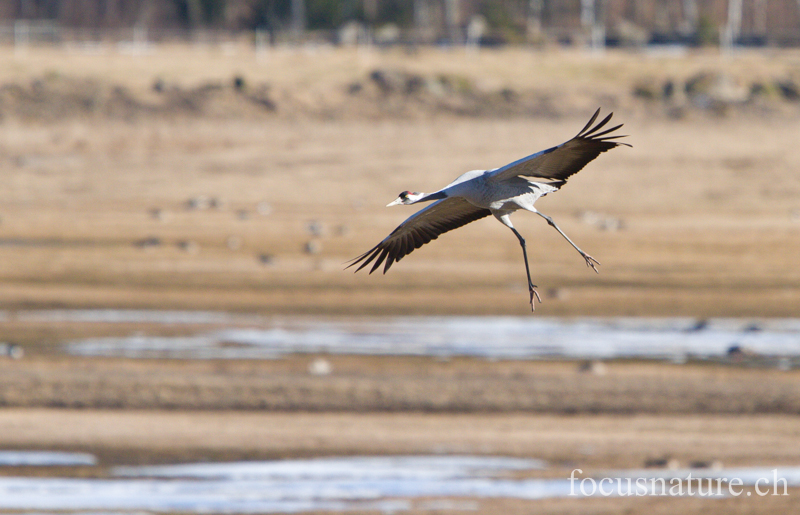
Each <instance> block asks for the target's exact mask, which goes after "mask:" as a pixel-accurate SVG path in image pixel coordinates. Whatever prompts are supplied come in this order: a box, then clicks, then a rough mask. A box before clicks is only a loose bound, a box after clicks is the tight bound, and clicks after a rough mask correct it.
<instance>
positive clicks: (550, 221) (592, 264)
mask: <svg viewBox="0 0 800 515" xmlns="http://www.w3.org/2000/svg"><path fill="white" fill-rule="evenodd" d="M533 212H534V213H536V214H537V215H539V216H541V217H542V218H544V219H545V220H547V223H548V224H550V225H551V226H553V228H554V229H555V230H556V231H558V233H559V234H560V235H561V236H563V237H564V239H565V240H567V241H568V242H569V244H570V245H572V246H573V248H575V250H577V251H578V252H579V253H580V254H581V256H583V259H585V260H586V266H588V267H591V268H592V270H594V271H595V272H597V273H598V274H599V273H600V271H599V270H598V269H597V267H596V266H595V265H599V264H600V262H599V261H598V260H596V259H595V258H593V257H592V256H590V255H589V254H587V253H586V252H584V251H582V250H581V249H580V248H579V247H578V246H577V245H575V244H574V243H573V242H572V240H571V239H569V236H567V235H566V234H564V231H562V230H561V229H560V228H559V227H558V226H557V225H556V223H555V222H554V221H553V219H552V218H550V217H549V216H547V215H546V214H544V213H540V212H539V211H536V210H534V211H533ZM514 232H516V231H514Z"/></svg>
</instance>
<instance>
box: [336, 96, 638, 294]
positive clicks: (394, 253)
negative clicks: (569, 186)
mask: <svg viewBox="0 0 800 515" xmlns="http://www.w3.org/2000/svg"><path fill="white" fill-rule="evenodd" d="M599 114H600V109H598V110H597V111H595V113H594V115H593V116H592V118H591V119H590V120H589V123H587V124H586V126H585V127H584V128H583V129H582V130H581V131H580V132H579V133H578V135H577V136H575V137H574V138H572V139H571V140H569V141H567V142H566V143H562V144H561V145H558V146H557V147H553V148H549V149H547V150H542V151H541V152H537V153H536V154H532V155H530V156H528V157H525V158H522V159H520V160H519V161H514V162H513V163H510V164H507V165H506V166H504V167H502V168H496V169H494V170H473V171H471V172H467V173H465V174H464V175H462V176H461V177H459V178H458V179H456V180H455V181H453V182H452V183H450V184H448V185H447V186H446V187H445V188H442V189H441V190H439V191H436V192H434V193H429V194H425V193H417V192H411V191H404V192H402V193H400V196H398V197H397V199H396V200H395V201H394V202H391V203H390V204H388V205H387V207H389V206H395V205H397V204H416V203H417V202H427V201H430V200H435V201H436V202H434V203H433V204H431V205H429V206H428V207H426V208H425V209H422V210H420V211H417V212H416V213H414V214H413V215H411V216H410V217H409V218H408V219H407V220H406V221H405V222H403V223H402V224H400V225H399V226H398V227H397V228H396V229H395V230H394V231H392V233H391V234H390V235H389V236H387V237H386V238H385V239H384V240H383V241H381V242H380V243H378V244H377V245H376V246H374V247H373V248H371V249H370V250H368V251H367V252H365V253H364V254H362V255H360V256H359V257H357V258H355V259H353V262H352V263H351V264H350V265H348V266H347V268H350V267H351V266H355V265H357V264H359V263H360V264H361V266H359V267H358V268H357V269H356V272H358V271H359V270H361V269H362V268H364V267H365V266H367V265H368V264H370V263H371V262H373V261H374V262H375V263H374V264H373V265H372V269H371V270H370V272H369V273H372V272H374V271H375V270H376V269H377V268H378V267H379V266H381V264H382V263H384V262H385V263H386V264H385V265H384V268H383V273H386V272H387V271H388V270H389V268H391V266H392V264H393V263H394V262H395V261H400V260H401V259H403V257H405V256H407V255H408V254H410V253H411V252H413V251H414V249H418V248H420V247H421V246H423V245H424V244H426V243H428V242H430V241H431V240H435V239H436V238H438V237H439V235H440V234H443V233H445V232H447V231H451V230H453V229H457V228H459V227H461V226H463V225H466V224H468V223H470V222H474V221H475V220H479V219H481V218H483V217H485V216H489V215H494V217H495V218H497V219H498V220H500V222H501V223H502V224H503V225H505V226H506V227H508V228H509V229H511V230H512V231H513V232H514V235H516V237H517V239H518V240H519V243H520V245H521V246H522V256H523V258H524V260H525V272H526V273H527V275H528V291H529V292H530V296H531V297H530V303H531V310H535V307H534V302H533V299H534V296H535V297H536V299H537V300H538V301H539V302H540V303H541V302H542V299H541V298H540V297H539V293H538V292H537V291H536V288H537V286H536V285H535V284H533V281H532V280H531V272H530V267H529V266H528V253H527V250H526V245H525V239H524V238H523V237H522V235H521V234H520V233H519V232H517V230H516V229H515V228H514V226H513V225H512V224H511V218H510V216H511V213H513V212H514V211H516V210H518V209H524V210H526V211H530V212H532V213H536V214H537V215H539V216H541V217H542V218H544V219H545V220H547V223H548V224H550V225H551V226H553V228H555V230H557V231H558V232H559V234H561V236H563V237H564V238H565V239H566V240H567V241H568V242H569V244H570V245H572V246H573V247H574V248H575V250H577V251H578V252H579V253H580V255H581V256H583V259H584V260H586V266H589V267H591V268H592V269H593V270H594V271H595V272H598V270H597V266H596V265H599V264H600V262H599V261H597V260H596V259H595V258H593V257H592V256H590V255H588V254H587V253H585V252H584V251H582V250H581V249H580V248H578V246H577V245H575V243H573V242H572V240H570V239H569V237H568V236H567V235H566V234H564V231H562V230H561V229H559V227H558V226H557V225H556V223H555V222H554V221H553V219H552V218H550V217H549V216H547V215H545V214H544V213H541V212H539V211H537V210H536V208H535V207H533V204H534V203H535V202H536V200H537V199H538V198H539V197H543V196H545V195H547V194H548V193H552V192H554V191H557V190H558V189H559V188H561V186H563V185H564V184H565V183H566V182H567V179H568V178H569V177H570V176H572V175H574V174H576V173H578V172H579V171H580V170H581V169H582V168H583V167H584V166H586V165H587V164H588V163H589V162H590V161H592V160H593V159H595V158H596V157H597V156H599V155H600V154H601V153H603V152H605V151H607V150H611V149H612V148H614V147H617V146H619V145H626V146H630V145H628V144H627V143H619V142H616V141H611V140H614V139H616V138H622V137H625V136H623V135H616V136H609V134H611V133H612V132H614V131H615V130H617V129H619V128H620V127H622V124H620V125H617V126H616V127H612V128H610V129H606V130H604V131H602V132H598V131H599V130H600V129H601V128H603V127H605V125H606V124H607V123H608V121H609V120H611V116H612V115H613V113H611V114H609V115H608V116H606V117H605V118H604V119H603V120H602V121H601V122H599V123H598V124H597V125H595V126H594V127H592V124H593V123H594V121H595V120H596V119H597V116H598V115H599ZM590 127H591V128H590ZM534 179H545V182H541V181H538V180H534Z"/></svg>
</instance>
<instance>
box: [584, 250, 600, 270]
mask: <svg viewBox="0 0 800 515" xmlns="http://www.w3.org/2000/svg"><path fill="white" fill-rule="evenodd" d="M581 256H583V259H585V260H586V266H588V267H590V268H591V269H592V270H594V271H595V273H598V274H599V273H600V270H598V269H597V266H595V265H598V266H599V265H600V261H598V260H596V259H595V258H593V257H592V256H590V255H589V254H581Z"/></svg>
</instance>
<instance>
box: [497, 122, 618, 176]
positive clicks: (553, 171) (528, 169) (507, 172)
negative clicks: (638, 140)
mask: <svg viewBox="0 0 800 515" xmlns="http://www.w3.org/2000/svg"><path fill="white" fill-rule="evenodd" d="M598 114H600V109H598V110H597V111H595V113H594V116H592V118H591V120H589V123H587V124H586V126H585V127H584V128H583V129H582V130H581V131H580V132H579V133H578V135H577V136H575V137H574V138H572V139H571V140H569V141H567V142H566V143H562V144H561V145H558V146H557V147H553V148H548V149H547V150H542V151H541V152H537V153H535V154H533V155H530V156H528V157H523V158H522V159H520V160H519V161H514V162H513V163H510V164H507V165H505V166H504V167H502V168H498V169H497V170H493V171H491V172H489V174H487V176H488V178H489V181H503V180H507V179H510V178H512V177H517V176H520V175H523V176H525V177H541V178H543V179H553V180H554V181H566V180H567V178H568V177H570V176H571V175H574V174H576V173H578V172H579V171H581V169H582V168H583V167H584V166H586V165H587V164H589V162H590V161H592V160H593V159H594V158H596V157H597V156H599V155H600V154H602V153H603V152H605V151H607V150H611V149H612V148H614V147H616V146H619V145H626V146H628V147H630V145H628V144H627V143H619V142H616V141H611V140H613V139H616V138H624V137H625V136H624V135H618V136H608V134H610V133H612V132H614V131H615V130H617V129H619V128H620V127H622V124H619V125H617V126H616V127H611V128H610V129H606V130H604V131H603V132H597V131H599V130H600V129H602V128H603V127H604V126H605V125H606V124H607V123H608V121H609V120H611V116H613V114H614V113H611V114H609V115H608V116H606V117H605V118H604V119H603V120H602V121H601V122H600V123H598V124H597V125H595V126H594V127H592V124H593V123H594V121H595V120H596V119H597V115H598ZM590 127H591V128H590Z"/></svg>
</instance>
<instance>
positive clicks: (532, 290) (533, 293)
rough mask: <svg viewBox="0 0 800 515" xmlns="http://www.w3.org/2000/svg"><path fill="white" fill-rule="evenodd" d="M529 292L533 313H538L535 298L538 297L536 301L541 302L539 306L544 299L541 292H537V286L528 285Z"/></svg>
mask: <svg viewBox="0 0 800 515" xmlns="http://www.w3.org/2000/svg"><path fill="white" fill-rule="evenodd" d="M528 287H529V291H530V294H531V311H536V306H535V305H534V302H533V298H534V297H536V300H538V301H539V304H541V303H542V298H541V297H540V296H539V292H538V291H536V288H537V286H536V285H535V284H530V285H528Z"/></svg>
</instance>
